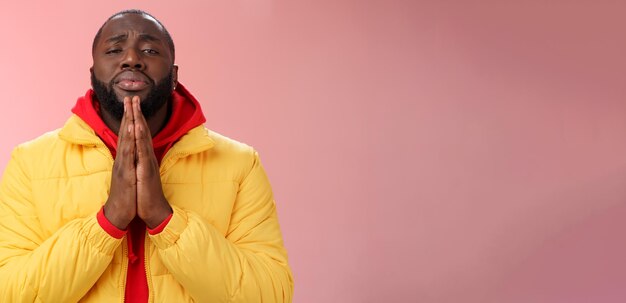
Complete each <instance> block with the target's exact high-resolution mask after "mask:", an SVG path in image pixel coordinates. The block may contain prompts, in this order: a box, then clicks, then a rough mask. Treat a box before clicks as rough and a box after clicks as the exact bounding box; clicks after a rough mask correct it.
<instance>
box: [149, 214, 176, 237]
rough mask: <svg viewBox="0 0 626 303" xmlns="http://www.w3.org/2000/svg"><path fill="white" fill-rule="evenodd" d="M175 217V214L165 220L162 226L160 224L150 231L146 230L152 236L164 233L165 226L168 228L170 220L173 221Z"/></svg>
mask: <svg viewBox="0 0 626 303" xmlns="http://www.w3.org/2000/svg"><path fill="white" fill-rule="evenodd" d="M173 215H174V213H171V214H170V215H169V216H167V218H165V220H163V222H161V224H159V225H158V226H157V227H155V228H153V229H150V228H148V227H146V229H147V230H148V233H149V234H151V235H153V236H154V235H156V234H158V233H160V232H162V231H163V230H164V229H165V226H167V223H169V222H170V220H171V219H172V216H173Z"/></svg>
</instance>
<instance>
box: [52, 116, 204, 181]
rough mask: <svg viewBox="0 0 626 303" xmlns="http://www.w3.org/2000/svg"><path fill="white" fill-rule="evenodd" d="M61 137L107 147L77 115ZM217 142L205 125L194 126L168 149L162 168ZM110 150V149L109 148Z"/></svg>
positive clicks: (77, 143)
mask: <svg viewBox="0 0 626 303" xmlns="http://www.w3.org/2000/svg"><path fill="white" fill-rule="evenodd" d="M59 138H61V139H62V140H64V141H66V142H68V143H70V144H76V145H82V146H87V147H99V148H104V149H107V147H106V145H105V144H104V142H102V140H101V139H100V138H99V137H98V136H97V135H96V133H95V131H94V130H93V129H92V128H91V127H89V125H87V123H85V121H83V120H82V119H80V118H79V117H78V116H76V115H72V116H71V117H70V118H69V119H68V120H67V122H65V125H63V127H62V128H61V130H60V131H59ZM214 145H215V142H214V141H213V139H211V137H210V136H209V130H208V129H206V128H205V127H204V125H199V126H196V127H194V128H192V129H191V130H190V131H188V132H187V133H186V134H184V135H183V136H182V137H180V139H179V140H178V141H177V142H176V143H175V144H174V145H173V146H172V147H171V148H170V149H169V150H168V152H167V153H166V154H165V157H163V161H162V162H161V170H164V169H167V168H169V167H170V166H171V165H172V164H174V163H175V162H176V160H178V159H180V158H183V157H186V156H188V155H192V154H196V153H200V152H203V151H206V150H208V149H210V148H212V147H213V146H214ZM107 150H108V149H107Z"/></svg>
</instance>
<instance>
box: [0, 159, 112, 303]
mask: <svg viewBox="0 0 626 303" xmlns="http://www.w3.org/2000/svg"><path fill="white" fill-rule="evenodd" d="M28 162H29V160H28V159H25V158H24V155H23V154H22V153H21V151H20V148H19V147H18V148H17V149H16V150H14V152H13V154H12V155H11V160H10V161H9V163H8V165H7V167H6V169H5V172H4V175H3V177H2V181H1V183H0V298H2V299H0V300H1V301H3V302H76V301H78V300H79V299H80V298H81V297H82V296H83V295H84V294H85V293H87V291H88V290H89V289H90V288H91V287H92V286H93V284H94V283H95V282H96V281H97V280H98V278H99V277H100V276H101V275H102V273H103V272H104V270H105V269H106V267H107V266H108V265H109V263H110V262H111V260H112V257H113V252H114V251H115V249H116V248H117V247H118V246H119V245H120V243H121V240H118V239H115V238H113V237H111V236H109V235H108V234H107V233H106V232H105V231H104V230H103V229H102V228H101V227H100V226H99V225H98V222H97V220H96V216H95V214H94V215H93V216H89V217H88V218H79V219H74V220H72V221H70V222H68V223H67V224H66V225H65V226H63V227H62V228H60V229H59V230H58V231H56V232H55V233H54V234H52V235H49V236H45V235H44V233H43V232H42V226H41V223H40V221H39V218H38V214H37V212H36V210H35V208H34V207H33V201H32V191H31V178H30V177H29V172H28V169H25V167H26V165H24V163H28Z"/></svg>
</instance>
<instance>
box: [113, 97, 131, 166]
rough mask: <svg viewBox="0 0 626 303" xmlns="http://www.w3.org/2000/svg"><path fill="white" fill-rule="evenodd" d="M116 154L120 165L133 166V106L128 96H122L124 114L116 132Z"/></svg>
mask: <svg viewBox="0 0 626 303" xmlns="http://www.w3.org/2000/svg"><path fill="white" fill-rule="evenodd" d="M117 154H118V155H119V156H120V157H121V159H120V161H121V163H120V164H121V165H123V166H124V167H133V166H134V163H135V132H134V117H133V107H132V102H131V99H130V97H124V116H123V117H122V121H121V123H120V130H119V132H118V144H117Z"/></svg>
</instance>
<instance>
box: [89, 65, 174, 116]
mask: <svg viewBox="0 0 626 303" xmlns="http://www.w3.org/2000/svg"><path fill="white" fill-rule="evenodd" d="M149 81H151V82H152V83H151V84H152V87H153V89H152V90H150V92H149V93H148V96H147V97H146V98H145V99H144V100H141V102H140V105H141V112H142V113H143V116H144V117H145V118H146V120H148V119H150V118H151V117H152V116H154V114H156V112H157V111H158V110H159V109H161V108H162V107H163V106H164V105H165V104H169V103H170V100H172V91H173V89H172V70H170V72H169V73H168V74H167V75H166V76H165V77H163V79H161V80H160V81H159V82H158V84H157V85H155V84H154V82H153V81H152V80H149ZM91 87H93V91H94V92H95V93H96V98H97V99H98V102H100V108H101V109H102V110H104V111H106V112H107V113H109V114H110V115H111V116H113V118H114V119H116V120H117V121H122V118H123V117H124V100H120V99H118V97H117V95H115V91H113V81H111V82H110V83H109V85H106V84H105V83H104V82H102V81H100V80H98V79H96V76H95V75H94V73H93V71H92V72H91Z"/></svg>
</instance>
